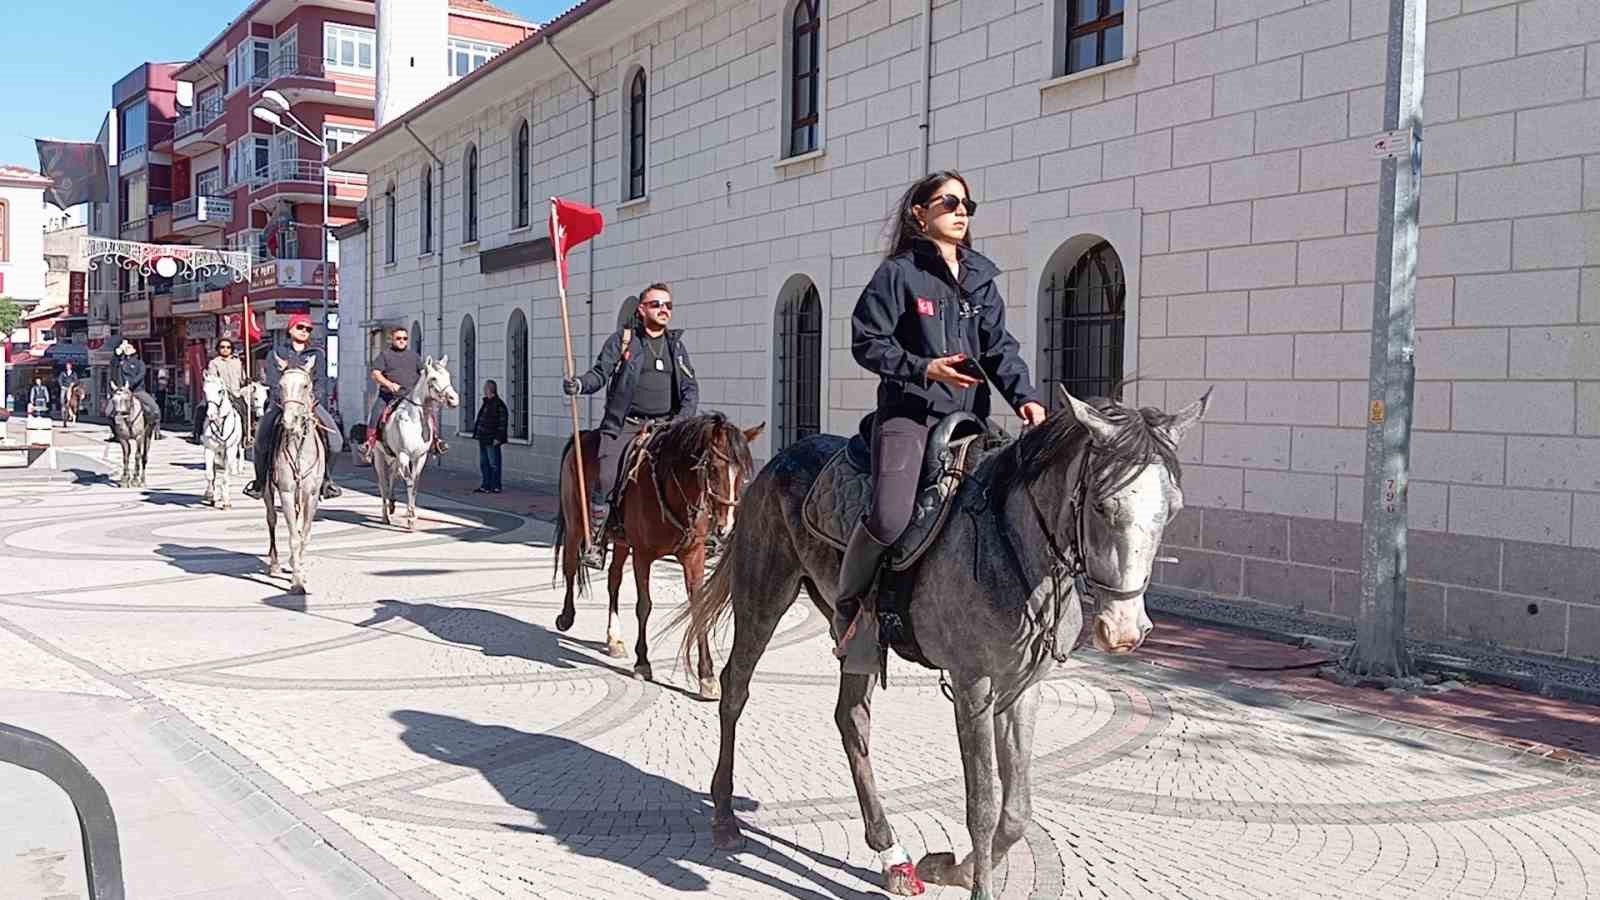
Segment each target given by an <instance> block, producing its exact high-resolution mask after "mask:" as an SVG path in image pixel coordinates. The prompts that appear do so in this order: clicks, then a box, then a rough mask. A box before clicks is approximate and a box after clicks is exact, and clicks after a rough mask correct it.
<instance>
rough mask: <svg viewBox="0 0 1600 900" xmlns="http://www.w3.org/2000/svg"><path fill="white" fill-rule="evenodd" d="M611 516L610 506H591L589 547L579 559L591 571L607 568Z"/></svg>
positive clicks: (591, 504)
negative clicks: (607, 522) (607, 539)
mask: <svg viewBox="0 0 1600 900" xmlns="http://www.w3.org/2000/svg"><path fill="white" fill-rule="evenodd" d="M610 515H611V508H610V505H609V504H605V503H598V504H597V503H593V502H591V503H590V504H589V545H588V546H587V547H584V548H583V555H582V556H581V557H579V559H580V560H581V561H582V562H583V564H584V565H586V566H588V567H589V568H591V569H596V570H598V569H603V568H605V555H606V520H607V519H608V518H610Z"/></svg>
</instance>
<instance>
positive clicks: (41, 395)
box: [28, 378, 50, 418]
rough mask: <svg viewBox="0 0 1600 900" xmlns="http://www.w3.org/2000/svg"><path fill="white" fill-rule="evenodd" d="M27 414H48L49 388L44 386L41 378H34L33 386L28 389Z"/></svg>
mask: <svg viewBox="0 0 1600 900" xmlns="http://www.w3.org/2000/svg"><path fill="white" fill-rule="evenodd" d="M28 415H30V416H39V417H41V418H48V417H49V415H50V389H49V388H47V387H45V386H44V379H43V378H35V379H34V380H33V387H31V388H29V389H28Z"/></svg>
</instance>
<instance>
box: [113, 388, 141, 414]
mask: <svg viewBox="0 0 1600 900" xmlns="http://www.w3.org/2000/svg"><path fill="white" fill-rule="evenodd" d="M137 406H138V404H137V403H136V402H135V401H134V399H133V391H132V390H131V389H129V387H128V386H127V385H125V384H119V385H117V386H116V387H114V388H112V389H111V414H112V415H113V416H132V415H133V413H134V409H135V407H137Z"/></svg>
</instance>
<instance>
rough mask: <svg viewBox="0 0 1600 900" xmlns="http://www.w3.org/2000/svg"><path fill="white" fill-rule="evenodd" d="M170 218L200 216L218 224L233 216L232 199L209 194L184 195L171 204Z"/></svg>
mask: <svg viewBox="0 0 1600 900" xmlns="http://www.w3.org/2000/svg"><path fill="white" fill-rule="evenodd" d="M172 218H173V219H174V220H176V219H190V218H200V219H202V220H204V221H207V222H216V223H218V224H219V225H220V224H223V223H225V222H227V221H229V220H231V219H232V218H233V201H232V200H229V199H227V198H225V197H214V196H211V195H209V194H196V195H195V196H193V197H185V198H183V199H182V200H179V201H177V202H176V203H174V204H172Z"/></svg>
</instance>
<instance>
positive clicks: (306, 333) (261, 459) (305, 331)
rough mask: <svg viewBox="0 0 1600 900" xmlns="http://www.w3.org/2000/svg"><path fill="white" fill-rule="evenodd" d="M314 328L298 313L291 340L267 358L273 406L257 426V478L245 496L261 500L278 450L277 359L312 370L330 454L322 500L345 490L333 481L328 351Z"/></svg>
mask: <svg viewBox="0 0 1600 900" xmlns="http://www.w3.org/2000/svg"><path fill="white" fill-rule="evenodd" d="M314 327H315V325H314V323H313V322H312V321H311V316H309V315H307V314H306V313H295V314H293V315H291V316H290V317H289V327H288V332H289V339H288V340H287V341H279V342H278V343H277V345H276V346H274V347H273V348H272V354H271V355H270V356H268V357H267V365H266V381H267V388H268V390H269V391H270V394H269V396H270V398H271V400H272V402H271V403H269V404H267V411H266V412H265V413H264V414H263V415H262V416H261V422H260V424H258V425H257V426H256V459H255V463H256V479H255V481H252V482H250V483H249V484H247V485H245V486H244V492H245V494H246V495H248V496H251V497H255V498H257V499H259V498H260V497H261V490H262V488H263V487H264V486H265V485H266V483H267V467H268V466H269V465H270V464H271V462H272V455H273V453H274V451H276V450H277V447H278V419H279V418H280V417H281V416H282V415H283V405H282V400H283V398H282V397H281V396H279V394H278V379H279V377H280V375H281V374H282V371H283V370H282V368H281V367H280V366H279V365H278V364H277V362H276V361H275V359H279V360H282V361H283V362H285V363H287V364H289V365H291V366H304V367H306V368H309V369H310V370H311V384H312V390H313V391H314V392H315V395H316V398H317V420H318V421H319V422H321V423H322V446H323V448H324V449H325V450H326V451H327V455H326V458H327V460H328V464H327V467H326V470H325V474H324V475H323V480H322V497H323V499H324V500H326V499H328V498H331V497H337V496H339V495H340V494H341V493H343V492H342V491H340V490H339V485H337V484H335V483H334V480H333V447H332V445H331V444H330V443H329V441H328V435H330V434H334V433H336V432H337V431H338V427H337V426H335V425H334V423H333V417H332V416H330V415H328V411H327V410H326V409H324V408H323V404H325V403H327V402H328V398H329V396H331V395H330V394H329V392H328V364H327V358H328V351H327V350H326V349H324V348H323V347H321V346H320V345H317V344H314V343H312V342H311V330H312V329H313V328H314Z"/></svg>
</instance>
